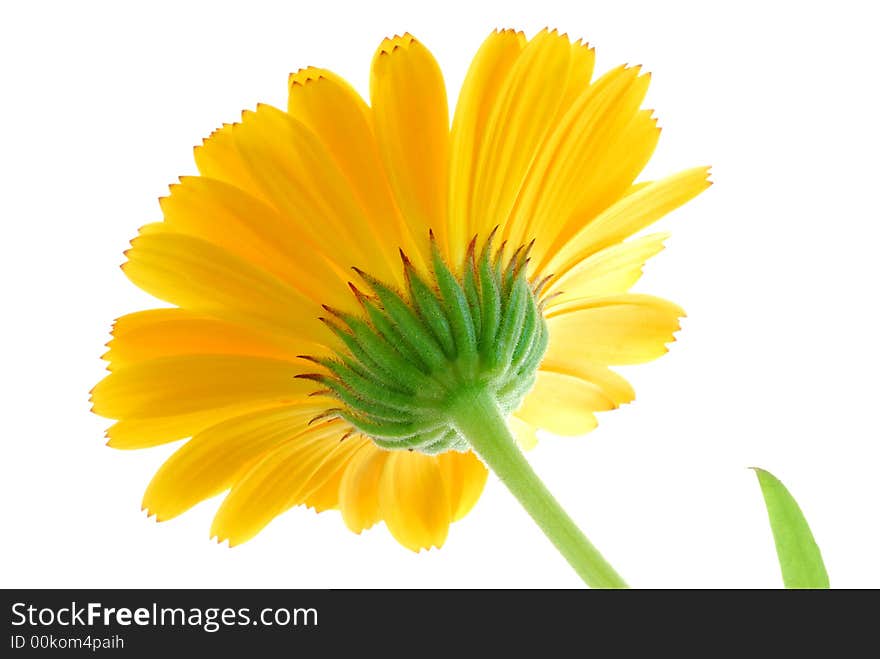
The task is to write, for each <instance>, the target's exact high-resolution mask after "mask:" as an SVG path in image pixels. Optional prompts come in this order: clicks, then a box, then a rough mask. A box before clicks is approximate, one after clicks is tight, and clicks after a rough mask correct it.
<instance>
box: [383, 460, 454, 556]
mask: <svg viewBox="0 0 880 659" xmlns="http://www.w3.org/2000/svg"><path fill="white" fill-rule="evenodd" d="M379 508H380V510H381V511H382V518H383V519H384V520H385V524H386V525H387V526H388V530H389V531H390V532H391V535H393V536H394V537H395V539H396V540H397V541H398V542H399V543H400V544H402V545H403V546H404V547H406V548H407V549H411V550H412V551H416V552H417V551H419V550H421V549H429V548H431V547H438V548H439V547H442V546H443V543H444V542H445V540H446V534H447V533H448V532H449V522H450V519H451V507H450V505H449V498H448V496H447V493H446V486H445V483H444V482H443V475H442V474H441V472H440V467H439V466H438V465H437V458H436V457H434V456H431V455H424V454H422V453H419V452H417V451H392V452H391V455H390V456H388V460H387V462H386V463H385V469H384V471H383V472H382V478H381V480H380V482H379Z"/></svg>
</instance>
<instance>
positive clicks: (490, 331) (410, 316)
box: [300, 236, 547, 455]
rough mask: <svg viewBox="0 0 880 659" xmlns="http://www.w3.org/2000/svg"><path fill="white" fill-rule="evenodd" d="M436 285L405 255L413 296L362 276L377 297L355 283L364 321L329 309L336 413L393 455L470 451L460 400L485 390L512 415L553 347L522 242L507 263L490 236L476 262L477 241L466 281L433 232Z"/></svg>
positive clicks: (330, 383) (330, 381) (330, 386)
mask: <svg viewBox="0 0 880 659" xmlns="http://www.w3.org/2000/svg"><path fill="white" fill-rule="evenodd" d="M431 243H432V268H433V281H430V280H426V279H425V278H423V277H422V276H420V275H419V274H418V273H417V272H416V269H415V268H414V267H413V265H412V264H411V263H410V261H409V259H407V257H406V256H405V255H404V254H403V253H402V252H401V257H402V259H403V267H404V271H405V274H406V282H407V289H408V290H407V291H406V294H404V295H402V294H400V293H398V292H397V291H395V290H394V289H393V288H392V287H390V286H387V285H386V284H384V283H382V282H380V281H378V280H376V279H374V278H373V277H371V276H370V275H369V274H367V273H365V272H362V271H360V270H356V272H357V273H358V275H359V276H360V277H361V278H362V279H363V280H364V282H365V283H366V285H367V286H368V287H369V289H370V292H371V294H367V293H364V292H362V291H360V290H358V289H357V287H355V286H352V290H353V291H354V293H355V295H356V296H357V298H358V300H359V302H360V303H361V306H362V307H363V309H364V311H365V315H364V317H357V316H354V315H351V314H347V313H343V312H340V311H337V310H334V309H331V308H329V307H325V309H327V311H328V312H330V314H331V315H332V318H324V319H322V320H323V321H324V322H325V323H326V324H327V325H328V326H329V327H330V329H331V330H332V331H333V332H334V333H335V334H336V335H337V336H338V337H339V338H340V340H341V341H342V343H343V344H344V345H345V350H340V351H339V353H338V354H337V355H336V358H334V359H316V358H311V357H309V358H308V359H311V360H312V361H315V362H317V363H319V364H321V365H322V366H324V367H325V368H326V369H327V371H328V373H326V374H307V375H303V376H300V377H305V378H309V379H312V380H315V381H317V382H320V383H322V384H323V385H324V386H326V387H327V390H328V392H329V393H331V394H332V395H333V396H334V397H335V398H337V399H338V400H339V401H340V402H341V404H342V405H341V407H339V408H334V409H332V410H328V411H327V413H325V414H323V415H321V418H324V417H329V416H336V417H340V418H342V419H345V420H346V421H347V422H348V423H350V424H351V425H352V427H353V428H354V429H355V430H357V431H360V432H362V433H364V434H365V435H367V436H369V437H371V438H372V439H373V441H374V442H375V443H376V444H377V445H378V446H381V447H382V448H386V449H410V450H418V451H421V452H423V453H427V454H432V455H433V454H436V453H441V452H443V451H449V450H467V449H468V448H469V445H468V443H467V441H466V440H465V439H464V437H463V436H462V435H461V434H460V433H459V431H458V429H457V428H456V427H455V424H454V423H453V420H452V415H451V413H450V412H451V410H452V409H453V407H454V406H455V404H456V401H457V400H458V399H459V398H460V397H461V396H463V395H473V394H474V393H476V392H479V393H483V394H488V395H489V396H490V397H491V399H493V400H494V401H495V402H496V404H497V406H498V409H499V410H500V411H501V412H502V413H503V414H504V415H505V416H506V415H507V414H509V413H511V412H513V411H514V410H515V409H516V408H517V407H519V405H520V403H521V402H522V399H523V398H524V397H525V395H526V394H527V393H528V391H529V390H530V389H531V387H532V385H533V384H534V381H535V373H536V371H537V368H538V365H539V364H540V362H541V358H542V357H543V355H544V351H545V350H546V348H547V326H546V324H545V322H544V318H543V315H542V313H541V304H540V301H539V296H540V289H541V287H542V284H543V282H542V283H539V284H537V285H536V284H534V283H533V282H530V281H529V280H528V279H527V276H526V270H527V267H526V266H527V264H528V260H529V259H528V253H529V250H530V248H531V245H528V246H522V247H520V248H519V249H517V250H516V251H515V252H513V254H512V255H511V256H510V257H509V258H506V257H505V256H504V251H505V250H504V245H502V246H501V247H500V248H499V249H498V250H496V251H495V252H494V253H493V252H492V237H491V236H490V237H489V239H488V241H487V242H486V244H485V246H484V247H483V249H482V251H481V253H480V255H479V257H477V256H476V255H475V244H476V239H475V240H474V241H471V244H470V246H469V249H468V252H467V256H466V257H465V263H464V264H463V268H462V273H463V274H462V276H461V277H460V278H458V277H456V276H455V275H453V274H452V271H451V270H450V269H449V267H448V266H447V264H446V263H445V262H444V260H443V258H442V257H441V255H440V252H439V250H438V249H437V246H436V244H435V243H434V241H433V236H432V241H431Z"/></svg>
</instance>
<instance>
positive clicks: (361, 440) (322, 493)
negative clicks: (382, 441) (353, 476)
mask: <svg viewBox="0 0 880 659" xmlns="http://www.w3.org/2000/svg"><path fill="white" fill-rule="evenodd" d="M373 445H374V444H373V440H371V439H369V438H368V437H365V436H364V435H360V434H357V435H352V436H350V437H347V438H345V439H344V440H341V445H340V446H339V447H337V448H336V450H335V451H333V453H331V454H330V455H328V456H327V459H326V460H324V461H323V462H322V463H321V466H320V467H318V469H317V471H315V473H314V474H312V476H311V477H310V478H309V480H308V482H307V483H306V484H305V486H304V487H303V490H302V493H301V496H302V503H304V504H305V505H306V506H308V507H309V508H314V509H315V510H316V511H317V512H319V513H320V512H323V511H325V510H330V509H331V508H336V507H338V506H339V484H340V483H341V482H342V475H343V474H344V473H345V471H346V469H347V468H348V465H349V464H350V463H351V461H352V460H353V459H354V458H355V457H356V456H357V455H358V454H359V453H361V452H362V451H364V449H366V448H367V447H368V446H373Z"/></svg>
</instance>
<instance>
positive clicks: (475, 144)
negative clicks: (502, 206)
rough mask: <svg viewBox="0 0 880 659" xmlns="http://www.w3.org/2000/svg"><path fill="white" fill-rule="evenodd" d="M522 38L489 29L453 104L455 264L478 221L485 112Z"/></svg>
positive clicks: (451, 156) (451, 224)
mask: <svg viewBox="0 0 880 659" xmlns="http://www.w3.org/2000/svg"><path fill="white" fill-rule="evenodd" d="M525 43H526V39H525V36H524V35H523V33H522V32H516V31H514V30H501V31H497V30H496V31H494V32H492V34H490V35H489V37H488V38H487V39H486V40H485V41H484V42H483V45H482V46H480V49H479V50H478V51H477V54H476V55H475V56H474V59H473V61H472V62H471V65H470V68H469V69H468V72H467V76H466V77H465V79H464V83H463V84H462V87H461V92H460V93H459V96H458V101H457V103H456V105H455V118H454V119H453V121H452V134H451V138H450V153H449V220H448V224H447V226H448V235H449V247H450V260H451V263H452V264H453V265H455V266H456V267H457V266H458V264H460V263H461V262H462V259H463V258H464V255H465V248H466V246H467V243H468V241H469V240H470V239H471V237H472V236H473V235H474V234H475V233H477V232H478V231H479V227H480V225H481V224H482V223H481V221H480V218H473V217H471V215H470V209H471V196H472V189H473V181H474V178H475V176H476V167H477V165H478V164H479V159H480V153H481V150H482V148H483V138H484V134H485V129H486V124H487V122H488V120H489V114H490V112H491V111H492V108H493V107H494V106H495V103H496V102H497V99H498V93H499V91H500V90H501V88H502V86H503V85H504V81H505V80H506V79H507V75H508V73H509V72H510V70H511V68H512V67H513V64H514V62H515V61H516V58H517V57H519V54H520V53H521V52H522V49H523V46H524V45H525ZM483 237H484V238H485V236H483Z"/></svg>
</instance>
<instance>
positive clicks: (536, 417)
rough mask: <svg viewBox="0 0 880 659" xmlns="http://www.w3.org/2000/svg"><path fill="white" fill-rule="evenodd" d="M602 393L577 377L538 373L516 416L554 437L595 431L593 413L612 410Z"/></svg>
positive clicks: (607, 398)
mask: <svg viewBox="0 0 880 659" xmlns="http://www.w3.org/2000/svg"><path fill="white" fill-rule="evenodd" d="M614 406H615V405H614V401H612V400H611V399H610V398H609V397H608V396H607V395H606V394H605V392H604V391H603V390H602V389H601V388H599V387H597V386H596V385H594V384H593V383H591V382H588V381H586V380H582V379H580V378H578V377H574V376H571V375H566V374H563V373H553V372H550V371H538V376H537V378H536V380H535V386H534V387H533V388H532V390H531V391H530V392H529V394H528V395H527V396H526V398H525V400H524V401H523V404H522V405H521V406H520V408H519V409H518V410H517V412H516V415H517V416H518V417H519V418H521V419H523V420H524V421H526V422H527V423H530V424H532V425H534V426H537V427H539V428H544V429H545V430H549V431H550V432H552V433H555V434H557V435H566V436H571V435H582V434H584V433H586V432H589V431H590V430H592V429H593V428H595V427H596V417H595V415H594V414H593V412H600V411H606V410H610V409H614Z"/></svg>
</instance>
